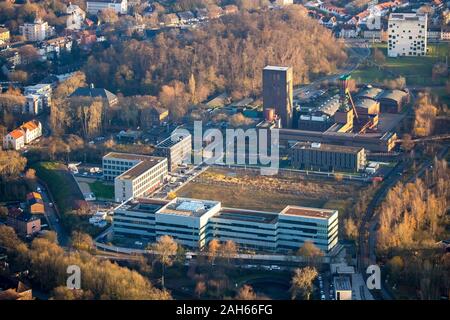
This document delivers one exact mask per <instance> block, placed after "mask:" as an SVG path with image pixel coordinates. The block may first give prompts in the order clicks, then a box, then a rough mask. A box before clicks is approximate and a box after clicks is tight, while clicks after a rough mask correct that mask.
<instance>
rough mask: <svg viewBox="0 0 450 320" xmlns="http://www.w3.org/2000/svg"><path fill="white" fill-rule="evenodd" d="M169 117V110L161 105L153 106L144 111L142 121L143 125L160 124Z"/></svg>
mask: <svg viewBox="0 0 450 320" xmlns="http://www.w3.org/2000/svg"><path fill="white" fill-rule="evenodd" d="M168 117H169V110H167V109H164V108H160V107H152V108H150V109H146V110H144V111H143V112H142V122H141V123H142V126H143V127H147V126H149V127H152V126H160V125H162V124H163V122H164V121H167V119H168Z"/></svg>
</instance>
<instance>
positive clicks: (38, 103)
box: [23, 83, 52, 115]
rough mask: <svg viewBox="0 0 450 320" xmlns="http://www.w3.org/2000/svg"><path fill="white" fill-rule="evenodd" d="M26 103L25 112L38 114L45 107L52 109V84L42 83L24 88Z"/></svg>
mask: <svg viewBox="0 0 450 320" xmlns="http://www.w3.org/2000/svg"><path fill="white" fill-rule="evenodd" d="M24 95H25V98H26V103H25V106H24V109H23V112H24V113H29V114H34V115H37V114H39V113H41V112H42V111H44V110H45V109H50V106H51V101H52V86H51V84H49V83H40V84H36V85H34V86H27V87H25V88H24Z"/></svg>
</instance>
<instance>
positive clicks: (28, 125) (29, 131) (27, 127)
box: [19, 120, 42, 144]
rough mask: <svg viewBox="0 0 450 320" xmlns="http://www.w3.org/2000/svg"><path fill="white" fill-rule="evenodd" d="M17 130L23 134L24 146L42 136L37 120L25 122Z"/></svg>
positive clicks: (40, 126) (40, 125)
mask: <svg viewBox="0 0 450 320" xmlns="http://www.w3.org/2000/svg"><path fill="white" fill-rule="evenodd" d="M19 130H21V131H22V132H23V133H24V137H25V139H24V142H25V144H29V143H30V142H32V141H33V140H35V139H37V138H39V137H40V136H42V124H41V123H40V122H39V121H38V120H31V121H28V122H25V123H24V124H23V125H21V126H20V127H19Z"/></svg>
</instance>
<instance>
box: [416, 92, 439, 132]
mask: <svg viewBox="0 0 450 320" xmlns="http://www.w3.org/2000/svg"><path fill="white" fill-rule="evenodd" d="M437 113H438V108H437V107H436V106H435V105H434V103H433V102H432V97H431V96H430V94H429V93H420V94H419V96H418V98H417V101H416V104H415V107H414V115H415V117H414V135H416V136H418V137H426V136H429V135H430V134H432V132H433V129H434V124H435V121H436V115H437Z"/></svg>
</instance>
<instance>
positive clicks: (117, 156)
mask: <svg viewBox="0 0 450 320" xmlns="http://www.w3.org/2000/svg"><path fill="white" fill-rule="evenodd" d="M103 158H115V159H123V160H134V161H138V160H140V161H144V160H148V159H151V158H154V156H148V155H145V154H134V153H122V152H114V151H113V152H109V153H107V154H105V155H104V156H103Z"/></svg>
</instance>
